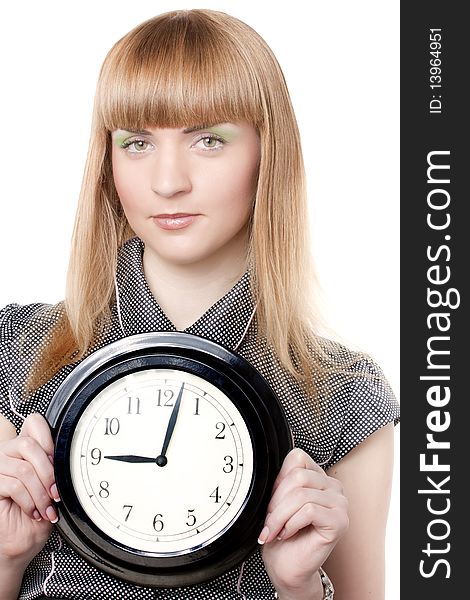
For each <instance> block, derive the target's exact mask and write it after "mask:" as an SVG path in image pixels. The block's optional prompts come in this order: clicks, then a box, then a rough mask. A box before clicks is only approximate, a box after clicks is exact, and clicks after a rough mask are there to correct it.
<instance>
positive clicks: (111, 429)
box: [104, 417, 121, 435]
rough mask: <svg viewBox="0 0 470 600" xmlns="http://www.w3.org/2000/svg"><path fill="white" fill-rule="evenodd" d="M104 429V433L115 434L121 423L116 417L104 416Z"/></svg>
mask: <svg viewBox="0 0 470 600" xmlns="http://www.w3.org/2000/svg"><path fill="white" fill-rule="evenodd" d="M105 420H106V429H105V432H104V435H116V434H117V433H119V429H120V427H121V424H120V423H119V419H117V418H116V417H113V418H111V419H110V418H109V417H106V419H105Z"/></svg>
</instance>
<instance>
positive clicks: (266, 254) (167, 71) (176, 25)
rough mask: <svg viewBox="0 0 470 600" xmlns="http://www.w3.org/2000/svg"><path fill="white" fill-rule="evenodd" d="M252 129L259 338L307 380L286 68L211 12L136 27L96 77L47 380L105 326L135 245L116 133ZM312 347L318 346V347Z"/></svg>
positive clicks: (252, 255) (232, 21)
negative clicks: (118, 275) (120, 270)
mask: <svg viewBox="0 0 470 600" xmlns="http://www.w3.org/2000/svg"><path fill="white" fill-rule="evenodd" d="M236 121H245V122H248V123H251V124H252V125H253V126H255V127H256V129H257V131H258V133H259V136H260V141H261V161H260V167H259V178H258V188H257V193H256V199H255V203H254V209H253V215H252V222H251V235H250V243H249V249H248V257H249V261H250V264H251V265H252V269H253V294H254V297H255V300H256V302H257V324H258V330H259V332H260V335H262V336H263V337H264V338H265V339H266V340H267V342H268V343H269V344H270V345H271V346H272V347H273V349H274V351H275V353H276V355H277V356H278V358H279V361H280V363H281V364H282V365H283V366H284V367H285V368H286V369H287V370H288V371H289V372H291V373H292V374H294V375H296V376H298V377H300V378H301V379H302V378H303V379H304V380H309V379H311V378H312V368H313V369H315V365H312V354H311V351H312V344H313V347H314V349H315V348H316V349H317V350H318V351H319V352H320V348H319V347H318V344H317V343H316V341H315V336H312V335H311V332H312V324H311V319H310V317H311V314H312V312H311V309H310V302H309V300H310V298H311V288H310V284H311V282H312V280H313V272H312V270H311V267H310V259H309V256H310V255H309V246H310V245H309V240H308V220H307V217H306V214H307V210H306V197H305V196H306V193H305V174H304V167H303V159H302V152H301V146H300V136H299V131H298V127H297V123H296V119H295V115H294V111H293V108H292V104H291V101H290V97H289V93H288V90H287V86H286V83H285V80H284V76H283V73H282V71H281V68H280V66H279V64H278V62H277V60H276V58H275V56H274V55H273V53H272V51H271V50H270V48H269V47H268V46H267V44H266V42H265V41H264V40H263V39H262V38H261V37H260V36H259V34H258V33H256V32H255V31H254V30H253V29H252V28H251V27H249V26H248V25H247V24H245V23H243V22H242V21H240V20H238V19H236V18H234V17H232V16H229V15H227V14H225V13H222V12H218V11H212V10H188V11H186V10H183V11H172V12H168V13H165V14H162V15H159V16H156V17H154V18H152V19H149V20H148V21H145V22H144V23H142V24H140V25H138V26H137V27H135V28H134V29H133V30H132V31H130V32H129V33H128V34H127V35H125V36H124V37H123V38H122V39H120V40H119V41H118V42H117V43H116V44H115V45H114V46H113V47H112V48H111V50H110V51H109V53H108V55H107V56H106V58H105V61H104V63H103V66H102V68H101V72H100V76H99V80H98V85H97V91H96V97H95V104H94V111H93V120H92V131H91V140H90V147H89V152H88V156H87V161H86V167H85V172H84V178H83V183H82V189H81V193H80V199H79V205H78V211H77V216H76V222H75V227H74V232H73V238H72V250H71V257H70V265H69V271H68V278H67V292H66V298H65V303H64V305H63V307H64V311H63V318H62V319H61V322H60V323H59V325H58V327H57V328H56V331H55V333H54V335H53V338H52V341H49V343H48V345H47V347H46V348H45V351H44V355H43V359H42V364H41V369H40V370H41V373H42V376H43V377H44V378H46V377H48V376H50V375H51V374H52V373H54V372H55V371H57V370H58V369H59V368H61V367H62V366H63V365H65V364H67V363H70V362H73V361H74V360H78V359H80V358H81V357H83V355H84V354H85V353H86V351H87V349H89V348H90V346H91V344H92V342H93V339H94V337H95V336H96V333H97V329H98V328H100V327H105V326H106V323H107V322H109V316H110V307H111V305H112V302H113V299H114V283H113V282H114V273H115V267H116V260H117V253H118V248H119V247H120V245H121V244H122V243H123V242H125V241H126V239H128V238H129V237H131V236H132V235H134V233H133V232H132V230H131V229H130V227H129V225H128V223H127V220H126V218H125V215H124V213H123V210H122V208H121V204H120V201H119V198H118V195H117V192H116V189H115V187H114V182H113V177H112V167H111V146H110V144H111V140H110V132H112V131H113V130H115V129H126V128H128V129H129V128H130V129H143V128H146V127H188V126H191V125H196V124H197V125H201V124H208V125H209V124H215V123H222V122H236ZM315 344H317V347H316V346H315Z"/></svg>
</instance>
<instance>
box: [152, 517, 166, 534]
mask: <svg viewBox="0 0 470 600" xmlns="http://www.w3.org/2000/svg"><path fill="white" fill-rule="evenodd" d="M162 517H163V515H161V514H160V513H158V515H155V517H154V518H153V528H154V529H155V531H156V532H157V533H159V532H160V531H161V530H162V529H163V527H164V525H163V521H162Z"/></svg>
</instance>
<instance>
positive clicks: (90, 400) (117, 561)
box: [46, 333, 293, 588]
mask: <svg viewBox="0 0 470 600" xmlns="http://www.w3.org/2000/svg"><path fill="white" fill-rule="evenodd" d="M46 417H47V419H48V420H49V423H50V425H51V427H52V432H53V436H54V440H55V450H54V470H55V478H56V483H57V487H58V490H59V495H60V498H61V502H59V503H58V504H57V506H56V508H57V510H58V512H59V522H58V523H57V525H56V526H57V528H58V529H59V531H60V533H61V535H62V536H63V537H64V538H65V539H66V540H67V541H68V542H69V543H70V544H71V545H72V546H73V547H74V548H75V550H76V551H77V552H79V553H80V554H81V555H82V556H83V557H84V558H86V559H87V560H88V561H89V562H91V563H92V564H93V565H95V566H96V567H98V568H99V569H101V570H103V571H105V572H107V573H109V574H111V575H113V576H115V577H120V578H122V579H125V580H127V581H129V582H132V583H136V584H138V585H148V586H154V587H168V588H169V587H181V586H187V585H193V584H197V583H201V582H203V581H207V580H208V579H212V578H214V577H216V576H218V575H220V574H222V573H224V572H226V571H228V570H230V569H231V568H232V567H234V566H236V565H238V564H240V563H241V562H242V561H243V560H245V559H246V558H247V557H248V556H249V555H250V553H252V552H253V551H254V550H255V549H256V548H257V547H258V544H257V538H258V535H259V532H260V531H261V529H262V527H263V523H264V519H265V516H266V509H267V506H268V503H269V500H270V498H271V492H272V486H273V483H274V480H275V478H276V476H277V474H278V472H279V470H280V468H281V465H282V461H283V459H284V457H285V456H286V454H287V453H288V452H289V450H290V449H291V448H292V445H293V443H292V435H291V433H290V429H289V426H288V424H287V421H286V418H285V415H284V412H283V409H282V406H281V404H280V402H279V400H278V399H277V397H276V396H275V394H274V392H273V391H272V389H271V388H270V387H269V385H268V384H267V382H266V381H265V380H264V379H263V378H262V377H261V375H260V374H259V373H258V371H257V370H256V369H254V367H252V366H251V365H250V364H249V363H248V362H247V361H246V360H244V359H243V358H242V357H240V356H239V355H237V354H235V353H233V352H231V351H229V350H227V349H226V348H223V347H222V346H219V345H218V344H215V343H213V342H210V341H208V340H205V339H202V338H198V337H197V336H192V335H188V334H183V333H148V334H140V335H136V336H130V337H128V338H124V339H122V340H119V341H117V342H113V343H112V344H109V345H108V346H105V347H103V348H101V349H99V350H97V351H96V352H94V353H92V354H91V355H90V356H89V357H87V358H85V359H84V360H83V361H82V362H81V363H80V364H79V365H78V366H77V367H76V368H75V369H74V370H73V371H72V372H71V373H70V374H69V375H68V377H66V378H65V380H64V381H63V383H62V384H61V386H60V387H59V388H58V390H57V391H56V393H55V394H54V397H53V398H52V400H51V403H50V405H49V407H48V410H47V412H46Z"/></svg>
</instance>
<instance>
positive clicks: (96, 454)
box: [90, 448, 101, 465]
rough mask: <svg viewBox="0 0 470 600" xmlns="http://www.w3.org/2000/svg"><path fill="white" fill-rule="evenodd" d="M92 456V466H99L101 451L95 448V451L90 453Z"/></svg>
mask: <svg viewBox="0 0 470 600" xmlns="http://www.w3.org/2000/svg"><path fill="white" fill-rule="evenodd" d="M90 456H91V464H92V465H99V464H100V462H101V450H100V449H99V448H93V450H92V451H91V452H90Z"/></svg>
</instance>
